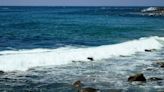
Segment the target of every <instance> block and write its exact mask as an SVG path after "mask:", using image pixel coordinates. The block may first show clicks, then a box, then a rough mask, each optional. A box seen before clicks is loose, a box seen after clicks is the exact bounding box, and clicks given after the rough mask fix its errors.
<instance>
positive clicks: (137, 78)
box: [128, 73, 146, 82]
mask: <svg viewBox="0 0 164 92" xmlns="http://www.w3.org/2000/svg"><path fill="white" fill-rule="evenodd" d="M128 81H130V82H132V81H142V82H146V78H145V77H144V75H143V74H142V73H140V74H136V75H133V76H130V77H129V78H128Z"/></svg>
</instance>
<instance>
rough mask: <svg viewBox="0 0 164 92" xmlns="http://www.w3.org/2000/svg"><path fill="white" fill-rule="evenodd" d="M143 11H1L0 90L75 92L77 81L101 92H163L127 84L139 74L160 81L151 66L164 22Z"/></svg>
mask: <svg viewBox="0 0 164 92" xmlns="http://www.w3.org/2000/svg"><path fill="white" fill-rule="evenodd" d="M144 8H146V7H0V70H3V71H5V72H6V74H4V75H0V91H5V92H13V91H14V92H77V90H76V89H75V88H74V87H72V86H71V84H72V83H73V82H74V81H76V80H81V81H82V82H83V83H84V85H85V86H86V87H88V86H89V87H94V88H97V89H100V90H101V91H102V92H110V91H111V90H113V89H115V90H117V91H118V92H163V90H164V86H163V85H164V81H159V82H150V81H148V82H147V83H143V84H140V85H137V84H131V83H129V82H127V78H128V76H129V75H132V74H135V73H138V72H142V73H144V74H145V76H146V78H149V77H153V76H157V77H161V78H162V77H164V72H163V69H161V68H158V67H156V66H153V63H154V62H156V61H157V60H159V59H164V58H163V55H164V54H163V53H164V50H163V46H164V38H163V37H164V22H163V21H164V17H162V16H155V17H152V16H144V15H142V14H141V12H140V11H141V10H142V9H144ZM145 49H157V51H155V52H152V53H148V52H144V50H145ZM87 57H93V58H94V59H95V61H93V62H90V61H88V60H87ZM72 61H75V62H72ZM127 66H128V67H127ZM147 68H154V69H156V68H157V69H156V70H155V71H147V70H146V69H147Z"/></svg>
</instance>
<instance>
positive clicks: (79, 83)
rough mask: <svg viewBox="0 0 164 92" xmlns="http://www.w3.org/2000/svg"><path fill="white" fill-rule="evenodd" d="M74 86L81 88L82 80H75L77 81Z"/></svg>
mask: <svg viewBox="0 0 164 92" xmlns="http://www.w3.org/2000/svg"><path fill="white" fill-rule="evenodd" d="M73 86H74V87H75V88H81V81H80V80H78V81H75V82H74V83H73Z"/></svg>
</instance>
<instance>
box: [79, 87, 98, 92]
mask: <svg viewBox="0 0 164 92" xmlns="http://www.w3.org/2000/svg"><path fill="white" fill-rule="evenodd" d="M97 91H98V90H97V89H95V88H91V87H88V88H81V89H80V91H79V92H97Z"/></svg>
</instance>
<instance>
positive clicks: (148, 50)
mask: <svg viewBox="0 0 164 92" xmlns="http://www.w3.org/2000/svg"><path fill="white" fill-rule="evenodd" d="M155 50H156V49H145V52H152V51H155Z"/></svg>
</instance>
